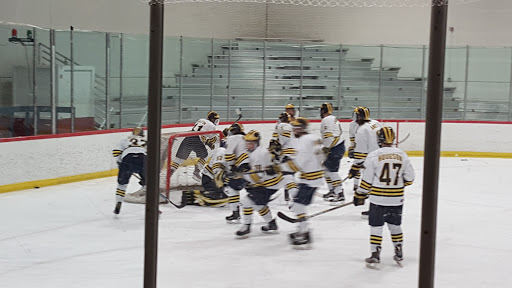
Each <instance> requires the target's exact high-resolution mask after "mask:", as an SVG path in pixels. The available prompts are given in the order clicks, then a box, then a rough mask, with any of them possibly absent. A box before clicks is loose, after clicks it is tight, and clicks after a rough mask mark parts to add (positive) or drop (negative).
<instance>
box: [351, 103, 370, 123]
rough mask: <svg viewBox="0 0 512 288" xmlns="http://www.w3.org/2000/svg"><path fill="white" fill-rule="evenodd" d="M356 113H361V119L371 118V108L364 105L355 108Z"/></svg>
mask: <svg viewBox="0 0 512 288" xmlns="http://www.w3.org/2000/svg"><path fill="white" fill-rule="evenodd" d="M354 115H356V118H357V115H359V117H361V119H363V120H370V109H368V108H366V107H364V106H358V107H356V108H355V109H354Z"/></svg>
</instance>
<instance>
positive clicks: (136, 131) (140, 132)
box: [132, 127, 144, 136]
mask: <svg viewBox="0 0 512 288" xmlns="http://www.w3.org/2000/svg"><path fill="white" fill-rule="evenodd" d="M132 133H133V135H137V136H144V130H142V128H141V127H135V128H133V131H132Z"/></svg>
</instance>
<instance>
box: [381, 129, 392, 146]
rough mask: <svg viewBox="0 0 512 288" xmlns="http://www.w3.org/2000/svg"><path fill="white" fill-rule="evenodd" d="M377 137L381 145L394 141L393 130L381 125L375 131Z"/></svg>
mask: <svg viewBox="0 0 512 288" xmlns="http://www.w3.org/2000/svg"><path fill="white" fill-rule="evenodd" d="M377 139H378V140H379V143H380V144H381V145H382V144H387V145H391V144H393V141H395V131H393V128H391V127H382V128H380V130H379V131H377Z"/></svg>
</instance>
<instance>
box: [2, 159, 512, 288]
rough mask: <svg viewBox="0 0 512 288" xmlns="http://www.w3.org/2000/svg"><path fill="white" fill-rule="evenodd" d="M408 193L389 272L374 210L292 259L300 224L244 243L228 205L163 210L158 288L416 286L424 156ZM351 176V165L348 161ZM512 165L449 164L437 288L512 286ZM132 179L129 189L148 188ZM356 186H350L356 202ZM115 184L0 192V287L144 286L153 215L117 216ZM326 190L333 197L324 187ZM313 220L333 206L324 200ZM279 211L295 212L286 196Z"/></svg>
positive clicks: (327, 230) (328, 225)
mask: <svg viewBox="0 0 512 288" xmlns="http://www.w3.org/2000/svg"><path fill="white" fill-rule="evenodd" d="M412 161H413V165H414V167H415V170H416V181H415V182H414V184H413V185H412V186H409V187H407V188H406V199H405V206H404V217H403V222H404V223H403V228H404V258H405V260H404V262H403V264H404V266H403V267H399V266H397V265H396V264H395V262H394V261H393V260H392V256H393V248H392V244H391V239H390V235H389V231H388V230H387V228H385V230H384V241H383V251H382V254H381V262H382V263H381V270H379V271H377V270H371V269H368V268H366V267H365V264H364V258H366V257H368V256H369V255H370V252H369V249H370V248H369V247H370V245H369V226H368V224H367V221H366V220H363V219H361V217H360V212H361V211H363V209H364V207H354V206H352V205H351V206H347V207H344V208H342V209H338V210H335V211H333V212H329V213H326V214H323V215H320V216H318V217H315V218H312V219H311V227H312V228H313V231H312V236H313V244H312V249H311V250H305V251H301V250H294V249H292V248H291V246H290V245H289V244H288V241H287V239H288V233H290V232H293V230H294V225H293V224H290V223H287V222H284V221H282V220H281V219H279V220H278V225H279V229H280V233H279V234H277V235H267V234H263V233H261V232H260V228H259V227H260V226H261V225H262V219H261V218H260V216H259V215H258V214H257V213H255V214H254V215H253V220H254V221H253V224H254V225H253V229H252V231H253V232H252V233H251V237H249V238H248V239H243V240H240V239H235V237H234V233H235V231H236V230H237V229H238V228H239V225H233V224H227V223H225V221H224V217H225V216H226V215H228V214H230V211H228V209H227V208H206V207H198V206H187V207H185V208H183V209H181V210H177V209H175V208H174V207H173V206H171V205H164V206H161V208H160V209H161V210H162V212H163V214H162V215H161V217H160V225H159V250H158V257H159V260H158V287H197V288H203V287H218V288H228V287H276V288H277V287H279V288H282V287H315V288H319V287H325V288H334V287H345V288H348V287H381V288H387V287H403V288H410V287H417V285H418V269H419V261H418V260H419V259H418V257H419V245H420V243H419V235H420V217H421V197H422V192H421V191H422V176H423V175H422V174H423V158H412ZM342 163H343V166H342V168H341V170H340V174H341V175H342V177H344V176H345V175H346V174H347V170H348V169H349V163H347V161H346V160H345V159H343V160H342ZM510 177H512V159H485V158H470V159H468V158H442V160H441V168H440V183H439V214H438V230H437V256H436V274H435V282H436V287H450V288H453V287H466V288H467V287H493V288H496V287H510V285H511V284H510V283H512V273H511V272H510V267H511V266H509V265H510V264H507V263H508V261H509V260H510V259H512V244H511V243H509V241H510V240H511V239H512V224H511V219H512V190H511V188H510V186H508V183H509V182H508V180H509V178H510ZM136 183H137V181H136V180H135V179H134V178H132V182H131V184H130V186H129V189H128V191H129V192H133V191H135V190H137V189H138V188H139V186H138V184H136ZM351 186H352V181H350V180H349V181H346V183H345V191H346V196H347V198H348V201H350V200H351V198H352V188H351ZM115 188H116V178H115V177H110V178H103V179H97V180H91V181H84V182H76V183H71V184H65V185H60V186H51V187H45V188H40V189H32V190H24V191H16V192H9V193H3V194H0V222H1V224H0V287H2V288H4V287H5V288H15V287H16V288H24V287H26V288H32V287H37V288H58V287H65V288H72V287H73V288H75V287H76V288H78V287H80V288H93V287H109V288H112V287H122V288H130V287H139V288H140V287H143V267H144V258H143V257H144V206H143V205H140V204H129V203H125V204H124V205H123V208H122V211H121V214H120V215H119V217H118V218H115V217H114V214H113V213H112V210H113V209H114V204H115V203H114V195H115ZM321 192H323V193H325V192H326V189H323V190H322V191H321ZM314 200H315V202H314V204H312V205H311V206H310V213H314V212H317V211H320V210H324V209H327V208H330V207H331V206H329V205H328V204H327V203H326V202H324V201H323V200H322V199H320V198H318V197H315V199H314ZM271 209H272V213H273V215H274V216H275V215H276V213H277V211H283V212H284V213H286V214H288V215H293V214H291V213H290V212H289V211H288V208H287V206H286V204H285V202H284V200H283V197H282V195H281V196H280V198H279V199H278V200H276V201H274V202H272V203H271Z"/></svg>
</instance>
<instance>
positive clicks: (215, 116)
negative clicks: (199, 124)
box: [206, 111, 220, 125]
mask: <svg viewBox="0 0 512 288" xmlns="http://www.w3.org/2000/svg"><path fill="white" fill-rule="evenodd" d="M206 119H208V120H209V121H210V122H212V123H213V124H215V125H219V121H220V116H219V113H217V112H215V111H210V112H208V115H207V116H206Z"/></svg>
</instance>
